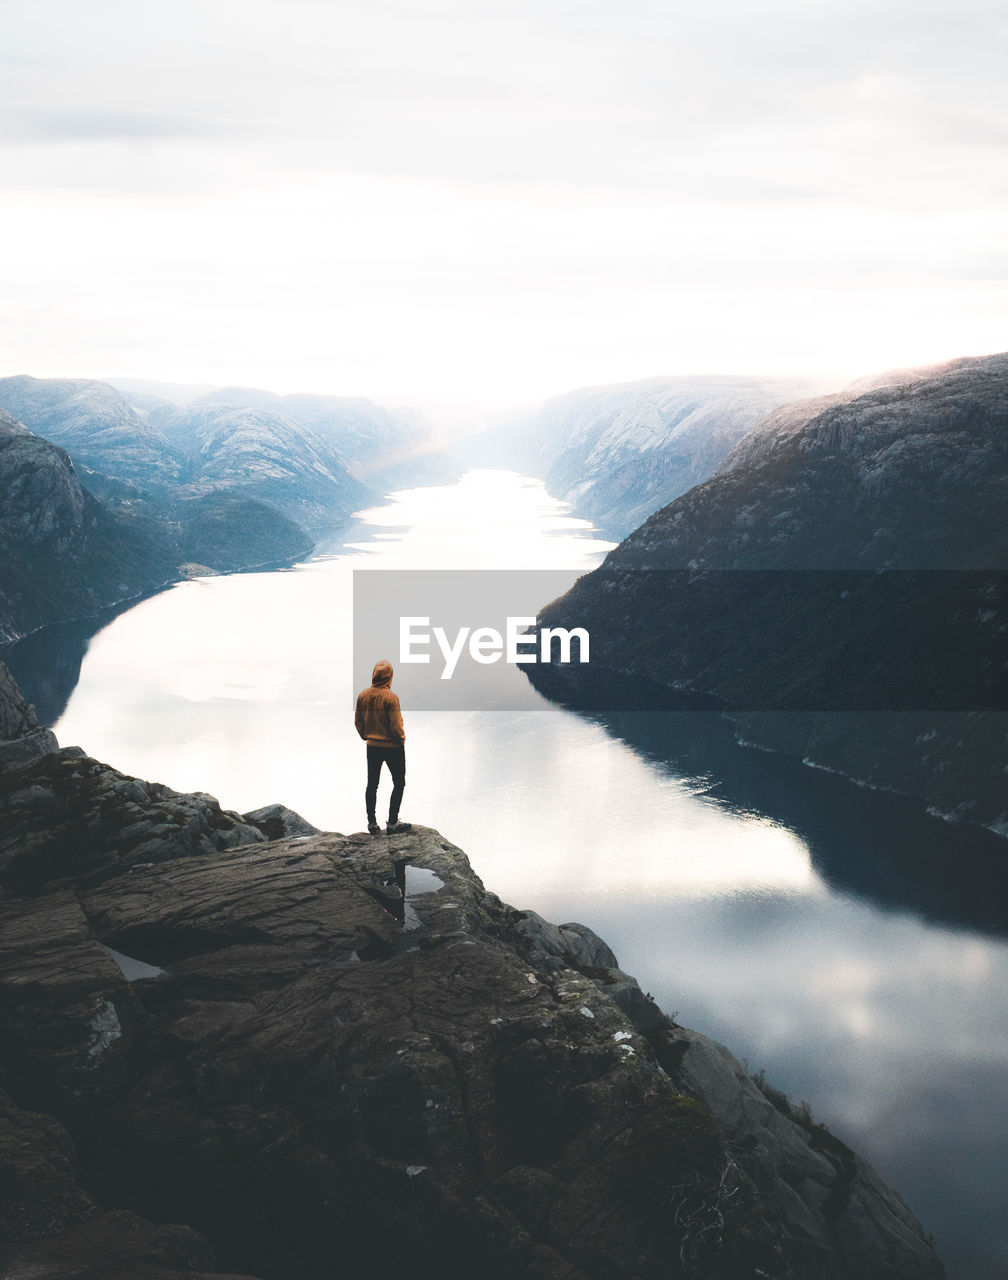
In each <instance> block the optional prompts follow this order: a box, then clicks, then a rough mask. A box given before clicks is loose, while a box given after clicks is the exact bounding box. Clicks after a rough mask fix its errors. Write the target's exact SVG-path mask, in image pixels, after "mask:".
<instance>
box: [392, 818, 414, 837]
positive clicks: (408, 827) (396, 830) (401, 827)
mask: <svg viewBox="0 0 1008 1280" xmlns="http://www.w3.org/2000/svg"><path fill="white" fill-rule="evenodd" d="M385 830H386V831H387V832H388V834H389V835H390V836H397V835H399V834H400V833H401V832H403V831H412V830H413V823H412V822H400V821H399V820H398V819H397V820H396V821H395V822H390V823H389V824H388V826H387V827H386V828H385Z"/></svg>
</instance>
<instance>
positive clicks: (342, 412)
mask: <svg viewBox="0 0 1008 1280" xmlns="http://www.w3.org/2000/svg"><path fill="white" fill-rule="evenodd" d="M115 385H117V386H119V387H121V388H122V389H123V391H124V392H125V394H126V398H127V400H129V402H130V404H131V405H133V406H134V408H135V409H136V410H137V411H138V412H139V413H142V414H143V415H144V416H145V419H146V421H147V422H148V423H149V424H150V425H151V426H152V427H153V428H155V429H157V430H160V431H162V432H164V433H165V434H166V435H167V436H168V437H169V438H170V439H171V440H173V441H174V442H175V443H176V444H178V445H179V446H180V447H183V448H186V447H191V445H192V443H193V440H194V438H195V436H196V435H197V434H198V431H199V429H200V428H199V424H200V423H205V422H206V420H207V413H208V412H209V411H212V410H217V411H220V410H228V411H232V412H238V411H255V412H257V413H259V414H263V415H272V416H274V417H275V418H277V419H279V420H282V421H284V422H285V423H287V424H294V425H295V426H297V427H300V428H301V429H302V430H304V431H306V432H308V433H310V436H311V438H312V439H313V441H314V445H313V447H315V448H324V449H328V450H330V451H331V452H332V453H333V454H335V456H336V457H338V459H339V461H340V463H341V464H342V465H343V466H345V467H346V468H347V469H348V470H349V471H350V473H351V475H353V476H354V477H355V479H357V480H359V481H360V482H361V483H362V484H364V485H366V486H367V488H368V489H371V490H375V491H381V492H385V491H386V490H387V489H390V488H397V487H403V486H407V485H414V484H424V483H432V482H436V481H440V480H444V479H446V478H448V477H449V476H450V475H452V474H453V468H452V464H451V463H450V461H449V459H448V455H447V453H446V451H445V447H444V444H443V443H442V442H441V440H440V439H439V438H438V437H437V435H436V433H435V432H434V431H433V429H432V428H431V427H430V425H429V424H428V423H427V422H426V421H425V420H424V419H423V417H421V415H420V414H419V413H417V412H416V411H415V410H412V409H387V408H384V407H383V406H381V405H377V404H375V403H373V402H372V401H370V400H366V399H364V398H362V397H359V396H358V397H351V396H332V395H313V394H307V393H304V394H302V393H295V394H292V395H283V396H281V395H277V394H276V393H274V392H272V391H265V390H263V389H261V388H258V387H216V388H209V389H200V388H194V387H188V386H180V387H178V388H177V389H173V388H172V386H171V385H170V384H167V383H155V382H152V383H145V382H143V381H140V380H138V379H123V380H121V381H118V382H117V383H116V384H115ZM194 392H201V393H200V394H193V393H194ZM259 421H260V422H265V421H266V419H265V418H261V419H260V420H259Z"/></svg>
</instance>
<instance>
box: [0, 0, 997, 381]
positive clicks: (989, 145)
mask: <svg viewBox="0 0 1008 1280" xmlns="http://www.w3.org/2000/svg"><path fill="white" fill-rule="evenodd" d="M1003 27H1004V20H1003V18H1001V17H1000V16H999V14H998V11H997V10H996V9H995V8H994V7H993V6H992V5H990V4H987V3H986V2H974V3H967V4H965V5H962V4H960V5H957V6H955V7H953V6H952V4H951V2H950V0H949V2H947V3H938V2H935V0H932V3H930V4H924V5H920V4H917V5H912V6H911V5H910V4H908V3H903V0H900V2H899V3H892V2H890V3H886V2H884V0H871V2H869V0H860V2H856V3H853V4H851V3H845V4H840V3H839V2H838V0H837V2H834V0H829V2H828V3H825V4H822V5H818V6H816V7H815V9H814V10H811V9H809V8H808V7H807V6H804V5H799V4H797V3H791V2H790V0H771V3H769V4H768V5H764V6H760V7H759V8H758V9H754V8H753V7H752V6H749V5H746V6H743V5H742V4H741V3H740V2H737V0H718V2H717V3H715V4H713V5H711V6H710V7H708V8H706V9H704V10H702V11H701V10H699V9H696V8H694V7H693V6H692V5H691V6H686V5H681V4H669V3H667V2H666V0H661V2H659V0H634V2H632V3H629V4H626V3H624V4H620V5H618V4H616V2H615V0H595V2H594V3H586V0H576V2H575V0H536V3H533V2H532V0H515V2H512V3H508V4H504V3H503V2H501V0H493V2H492V3H489V2H487V0H482V2H481V0H475V2H473V0H469V2H468V3H463V2H462V0H416V2H409V0H402V2H401V3H377V4H375V3H372V4H364V3H363V0H343V2H341V3H322V2H321V0H319V2H315V0H296V2H294V3H291V2H290V0H287V2H286V3H284V4H282V5H281V4H280V3H278V2H276V0H270V2H268V3H263V2H259V3H241V4H238V3H237V2H236V0H217V2H216V3H213V4H210V5H206V4H196V3H194V2H193V0H178V2H177V3H174V4H172V5H168V4H165V3H162V2H160V0H156V2H152V3H148V4H144V5H136V4H131V3H125V0H100V2H99V3H96V4H91V5H89V6H87V8H86V9H82V8H81V7H80V6H79V5H76V4H73V3H70V0H63V2H62V3H57V2H56V0H40V2H36V3H31V4H28V3H19V2H17V0H15V3H9V4H7V5H6V6H4V10H3V13H2V15H0V48H3V49H4V51H5V52H4V54H3V59H4V68H3V70H4V75H3V77H2V79H0V84H2V86H3V87H2V89H0V93H2V96H3V101H4V103H5V105H6V108H7V111H6V114H5V116H4V117H3V119H2V120H0V189H3V190H5V192H6V194H5V196H4V200H3V206H2V212H0V221H2V230H3V234H4V235H5V241H6V243H7V244H8V245H9V246H10V245H16V246H17V253H16V254H11V255H9V256H8V259H7V262H6V265H5V266H4V267H3V268H0V287H2V289H3V296H4V298H5V300H6V301H5V304H4V308H3V310H4V313H5V314H4V316H3V317H2V318H0V358H3V360H4V363H5V365H6V366H7V367H8V369H10V370H13V369H22V368H23V369H27V371H30V372H40V373H59V372H63V371H66V372H71V371H73V372H78V373H81V372H90V373H92V374H100V373H103V372H108V371H110V370H112V369H115V370H116V371H117V372H119V373H121V374H124V373H135V374H137V375H144V374H150V375H155V374H156V375H158V376H164V377H180V378H182V377H184V378H193V379H196V380H215V379H216V378H217V377H218V376H224V374H225V371H226V375H227V377H228V380H239V381H256V382H258V383H263V382H268V381H269V380H270V378H272V379H273V380H274V381H275V382H276V383H278V384H279V383H280V382H282V383H283V384H284V385H285V386H298V385H302V386H308V385H313V386H320V385H324V386H325V387H327V388H328V389H333V390H347V391H371V392H376V391H381V390H387V391H396V392H408V391H410V390H411V389H415V390H417V391H422V392H424V393H425V394H435V393H441V394H451V393H453V392H457V393H458V394H480V393H481V392H485V393H488V394H500V395H508V394H511V393H513V394H514V395H516V396H524V395H529V394H543V393H547V392H550V391H555V390H560V389H563V388H564V387H565V386H567V385H569V383H570V382H571V381H573V382H588V381H592V382H598V381H603V380H606V379H609V378H618V377H626V376H640V375H644V374H648V373H657V372H671V371H677V370H680V371H685V370H688V369H691V368H692V369H698V368H703V369H712V368H721V369H741V368H743V367H744V368H745V369H752V368H754V367H756V366H763V367H773V368H775V369H786V368H789V367H790V368H793V369H796V370H797V369H808V368H810V367H813V366H814V367H816V368H823V367H837V368H840V369H843V370H844V371H850V372H859V371H867V370H868V369H874V368H876V367H879V366H882V365H886V364H890V363H897V362H899V363H902V362H904V361H910V362H914V361H915V360H925V359H940V358H942V357H943V356H948V357H951V356H953V355H958V354H964V353H966V352H970V351H978V350H991V349H995V348H998V347H1003V346H1004V345H1008V344H1006V343H1005V340H1004V331H1003V320H1004V314H1003V294H1002V290H1003V282H1004V274H1005V253H1004V249H1003V247H1002V246H1003V245H1004V244H1005V243H1008V237H1006V235H1005V232H1006V230H1008V228H1006V225H1005V222H1006V218H1005V195H1006V192H1005V186H1006V181H1008V178H1006V175H1008V166H1005V164H1004V144H1005V139H1006V137H1008V110H1006V90H1005V88H1004V84H1003V76H1002V75H1001V74H1000V71H1001V68H1000V66H999V65H998V60H997V58H996V55H995V51H994V50H995V47H996V43H997V42H996V39H995V37H996V34H997V32H998V30H999V29H1002V30H1003ZM749 325H753V326H754V327H753V328H752V329H750V330H749V331H748V332H747V331H746V327H747V326H749ZM333 352H338V353H339V355H338V358H337V359H336V360H332V359H331V358H330V357H331V356H332V353H333ZM71 365H73V366H74V367H73V369H72V370H71V368H70V366H71ZM334 378H335V379H344V378H346V379H349V380H350V381H349V382H347V383H343V382H341V381H332V379H334Z"/></svg>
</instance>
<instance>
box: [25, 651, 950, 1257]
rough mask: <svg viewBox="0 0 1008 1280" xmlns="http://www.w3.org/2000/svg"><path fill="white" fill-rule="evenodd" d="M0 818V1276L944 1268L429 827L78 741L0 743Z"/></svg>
mask: <svg viewBox="0 0 1008 1280" xmlns="http://www.w3.org/2000/svg"><path fill="white" fill-rule="evenodd" d="M0 707H3V708H4V710H3V713H2V719H0V726H2V728H0V732H3V733H10V732H11V730H12V728H13V731H14V733H15V735H17V734H18V732H19V728H18V726H19V725H20V726H21V727H22V728H23V729H24V731H25V734H27V735H28V736H31V735H32V734H34V733H35V732H36V730H35V729H34V728H32V722H31V717H30V715H29V714H28V713H27V711H26V709H25V708H24V707H23V704H20V700H19V699H18V697H17V694H16V688H15V687H14V686H13V682H12V681H10V680H9V678H7V677H6V676H4V679H3V680H2V682H0ZM25 734H22V735H21V736H25ZM0 830H2V832H3V835H2V837H0V894H2V897H0V1270H2V1274H3V1275H4V1277H6V1278H7V1280H14V1278H15V1277H27V1276H31V1277H33V1280H55V1278H56V1277H66V1278H69V1277H71V1276H72V1277H75V1278H76V1280H85V1278H93V1280H97V1278H98V1277H101V1280H124V1278H125V1277H130V1278H131V1280H176V1278H178V1280H181V1277H183V1276H185V1277H189V1280H193V1277H204V1278H205V1280H207V1278H209V1277H211V1276H216V1277H222V1275H223V1273H224V1272H225V1271H226V1272H228V1273H229V1274H231V1275H232V1276H235V1275H237V1274H238V1273H241V1274H243V1275H245V1276H258V1277H269V1278H272V1277H277V1278H278V1280H287V1278H288V1277H289V1278H290V1280H294V1277H297V1278H298V1280H315V1278H318V1280H322V1277H326V1278H327V1280H331V1278H332V1277H337V1276H360V1275H367V1276H371V1277H386V1276H388V1277H391V1276H393V1275H396V1276H398V1275H400V1274H401V1273H403V1272H404V1271H405V1273H407V1274H410V1275H413V1276H419V1277H427V1276H439V1277H459V1278H460V1280H461V1277H466V1278H467V1280H468V1277H470V1276H472V1275H480V1276H483V1277H490V1278H500V1280H519V1278H520V1280H526V1278H529V1277H531V1278H540V1280H589V1278H595V1277H598V1278H599V1280H603V1278H606V1280H607V1278H609V1277H612V1278H613V1280H616V1278H617V1277H620V1278H622V1277H626V1278H627V1280H630V1278H632V1277H638V1278H639V1280H651V1278H652V1277H654V1278H657V1277H659V1276H661V1277H662V1278H663V1280H667V1278H668V1277H673V1276H698V1277H710V1278H711V1280H713V1277H715V1276H716V1277H757V1276H762V1277H776V1278H778V1280H811V1278H814V1277H823V1278H829V1280H834V1278H835V1280H840V1278H841V1277H850V1278H852V1280H853V1278H854V1277H857V1280H896V1278H897V1277H899V1278H901V1280H911V1278H914V1280H916V1278H918V1277H919V1278H921V1280H924V1278H926V1280H939V1278H940V1277H942V1276H943V1275H944V1271H943V1269H942V1266H941V1264H940V1263H939V1261H938V1260H937V1258H936V1257H935V1254H934V1252H933V1250H932V1248H931V1247H930V1245H929V1244H928V1242H927V1241H926V1240H925V1239H924V1236H923V1233H922V1231H921V1228H920V1227H919V1225H918V1224H917V1222H916V1221H915V1220H914V1218H913V1216H912V1215H911V1213H910V1211H909V1210H908V1209H907V1208H906V1206H905V1205H904V1204H903V1203H902V1201H901V1200H900V1199H899V1197H898V1196H897V1195H896V1194H895V1193H893V1192H892V1191H891V1190H889V1189H888V1188H886V1187H885V1186H884V1185H883V1184H882V1183H881V1182H880V1180H879V1179H878V1177H877V1176H876V1175H875V1174H874V1172H873V1171H872V1170H871V1169H870V1168H869V1167H868V1166H867V1165H865V1164H864V1162H863V1161H861V1160H860V1159H859V1158H858V1157H857V1156H856V1155H855V1154H854V1153H853V1152H852V1151H850V1150H849V1149H848V1148H847V1147H846V1146H844V1144H843V1143H841V1142H839V1141H838V1140H837V1139H836V1138H835V1137H833V1136H832V1135H831V1134H829V1132H828V1131H827V1130H825V1129H823V1128H822V1127H821V1126H817V1125H814V1124H812V1123H811V1122H809V1121H808V1119H807V1117H804V1118H803V1117H802V1116H800V1115H796V1113H794V1112H793V1111H792V1110H791V1109H790V1108H789V1107H788V1105H787V1103H786V1101H785V1100H783V1099H782V1098H781V1096H780V1095H777V1094H775V1093H774V1091H773V1090H769V1089H767V1090H763V1089H760V1088H759V1087H757V1084H756V1083H755V1082H754V1081H753V1080H751V1079H750V1078H749V1077H748V1076H747V1075H746V1073H745V1071H744V1070H743V1069H742V1068H741V1067H740V1065H739V1064H738V1062H736V1061H735V1059H734V1058H733V1057H732V1056H731V1054H730V1053H729V1052H728V1051H727V1050H726V1049H724V1048H723V1047H721V1046H720V1045H717V1044H715V1043H713V1042H712V1041H710V1040H708V1039H706V1038H705V1037H704V1036H702V1035H699V1034H697V1033H695V1032H692V1031H689V1030H687V1029H686V1028H683V1027H679V1026H677V1025H676V1024H675V1023H674V1022H672V1021H671V1020H670V1019H669V1018H667V1017H666V1016H665V1015H664V1014H663V1013H662V1012H661V1011H660V1010H659V1009H658V1008H657V1007H656V1006H655V1005H654V1003H653V1002H652V1001H651V1000H650V999H649V998H648V997H647V996H645V995H644V994H643V993H642V991H641V989H640V987H639V986H638V985H637V983H636V982H635V981H634V979H632V978H630V977H629V976H628V975H626V974H624V973H622V972H621V971H620V969H619V966H618V964H617V961H616V958H615V956H613V954H612V952H611V951H610V950H609V948H608V947H607V946H606V945H605V943H604V942H602V941H601V940H600V939H599V938H598V937H597V936H596V935H595V934H593V933H592V931H591V930H590V929H588V928H586V927H585V926H583V925H579V924H566V925H559V926H558V925H553V924H549V923H548V922H546V921H545V920H543V919H541V918H540V917H539V916H537V915H536V914H535V913H533V912H528V911H519V910H515V909H514V908H513V907H510V906H507V905H506V904H504V903H502V902H501V901H500V900H499V899H498V898H497V897H495V896H494V895H493V894H492V893H488V892H487V891H486V890H485V889H484V887H483V885H482V884H481V882H480V880H479V878H478V877H477V876H476V875H475V874H474V872H473V870H472V868H471V867H470V865H469V862H468V860H467V858H466V856H465V854H464V853H463V852H462V851H461V850H460V849H458V848H456V847H455V846H454V845H452V844H451V843H450V842H449V841H447V840H445V839H444V838H443V837H442V836H441V835H439V834H438V832H436V831H434V830H432V829H430V828H426V827H416V828H414V829H413V831H412V832H410V833H408V834H405V835H399V836H394V837H388V836H381V837H377V838H373V837H370V836H367V835H363V834H361V835H350V836H342V835H338V834H335V833H321V832H316V831H315V830H314V829H313V828H311V827H310V826H309V825H308V824H306V823H304V821H303V820H301V819H298V817H297V815H294V814H292V813H290V811H288V810H284V809H283V808H282V807H280V806H271V807H270V808H268V809H266V810H260V811H257V812H256V813H254V814H247V815H238V814H233V813H228V812H227V811H224V810H221V808H220V806H219V805H218V804H217V802H216V801H214V800H213V799H212V798H211V797H208V796H203V795H188V796H187V795H180V794H178V793H176V792H172V791H170V790H169V789H168V788H166V787H162V786H158V785H157V784H152V783H146V782H141V781H139V780H137V779H132V778H127V777H125V776H124V775H122V774H120V773H118V772H117V771H116V770H114V769H111V768H110V767H109V766H107V765H103V764H101V763H99V762H98V761H94V760H92V759H90V758H89V757H87V756H85V755H84V753H83V752H81V751H80V750H79V749H77V748H69V749H64V750H62V751H60V750H52V751H48V752H45V753H44V754H34V755H32V754H31V753H30V752H29V753H28V754H27V755H24V756H21V757H17V756H12V757H11V758H8V759H7V760H6V761H3V759H2V757H0ZM277 837H279V838H277Z"/></svg>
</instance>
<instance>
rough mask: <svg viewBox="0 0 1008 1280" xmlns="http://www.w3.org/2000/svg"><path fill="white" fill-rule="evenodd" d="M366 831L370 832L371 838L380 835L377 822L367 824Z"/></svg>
mask: <svg viewBox="0 0 1008 1280" xmlns="http://www.w3.org/2000/svg"><path fill="white" fill-rule="evenodd" d="M367 829H368V831H370V832H371V834H372V835H373V836H377V835H380V834H381V827H380V826H379V825H378V823H377V822H369V823H368V824H367Z"/></svg>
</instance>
